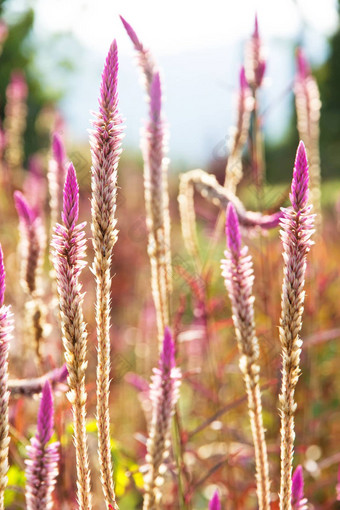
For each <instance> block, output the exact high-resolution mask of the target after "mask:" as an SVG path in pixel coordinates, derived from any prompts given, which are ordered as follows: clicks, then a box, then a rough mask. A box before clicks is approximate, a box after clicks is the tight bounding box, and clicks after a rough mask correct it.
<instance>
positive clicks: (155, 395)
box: [143, 328, 181, 510]
mask: <svg viewBox="0 0 340 510" xmlns="http://www.w3.org/2000/svg"><path fill="white" fill-rule="evenodd" d="M153 371H154V375H153V376H152V378H151V380H152V382H151V385H150V399H151V404H152V418H151V424H150V431H149V437H148V440H147V455H146V461H147V464H148V472H147V474H146V476H145V496H144V505H143V509H144V510H150V509H153V508H154V505H155V504H156V502H159V501H160V499H161V491H160V486H161V480H162V479H163V475H164V470H161V466H162V464H163V462H164V461H165V459H166V457H167V456H168V454H169V447H170V444H169V435H170V425H171V417H172V416H173V414H174V412H175V405H176V403H177V400H178V397H179V387H180V380H181V373H180V370H179V369H178V368H176V367H175V346H174V342H173V340H172V337H171V333H170V330H169V329H168V328H166V329H165V331H164V341H163V349H162V352H161V355H160V359H159V367H158V368H154V370H153Z"/></svg>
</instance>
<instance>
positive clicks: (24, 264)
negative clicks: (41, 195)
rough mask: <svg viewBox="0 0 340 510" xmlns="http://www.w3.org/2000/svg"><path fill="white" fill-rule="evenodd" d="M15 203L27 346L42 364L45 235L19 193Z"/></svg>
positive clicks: (40, 224) (36, 215)
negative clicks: (30, 347) (42, 276)
mask: <svg viewBox="0 0 340 510" xmlns="http://www.w3.org/2000/svg"><path fill="white" fill-rule="evenodd" d="M14 202H15V207H16V210H17V213H18V216H19V224H20V245H21V246H20V265H21V279H20V281H21V286H22V288H23V290H24V292H25V294H26V298H27V299H26V302H25V322H26V324H25V333H26V335H27V338H28V343H29V346H30V345H31V344H32V343H33V345H34V350H35V353H36V356H37V359H38V361H39V362H41V360H42V352H41V347H42V343H43V337H44V324H45V308H44V305H43V302H42V299H41V295H42V290H41V283H40V275H41V271H42V263H43V253H44V248H45V233H44V228H43V224H42V221H41V218H40V216H39V215H38V214H37V212H36V211H35V210H34V209H33V208H32V207H31V206H30V205H29V204H28V202H27V200H26V199H25V197H24V195H23V194H22V193H21V192H20V191H16V192H15V193H14Z"/></svg>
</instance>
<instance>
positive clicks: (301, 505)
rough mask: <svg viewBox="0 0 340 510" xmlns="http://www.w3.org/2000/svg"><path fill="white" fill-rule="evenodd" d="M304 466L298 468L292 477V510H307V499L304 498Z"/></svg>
mask: <svg viewBox="0 0 340 510" xmlns="http://www.w3.org/2000/svg"><path fill="white" fill-rule="evenodd" d="M303 485H304V482H303V471H302V466H300V465H299V466H297V468H296V469H295V471H294V473H293V477H292V508H293V510H307V508H308V507H307V498H304V496H303Z"/></svg>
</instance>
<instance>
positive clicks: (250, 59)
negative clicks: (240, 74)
mask: <svg viewBox="0 0 340 510" xmlns="http://www.w3.org/2000/svg"><path fill="white" fill-rule="evenodd" d="M265 70H266V61H265V60H264V58H263V48H262V41H261V37H260V33H259V25H258V19H257V14H256V15H255V25H254V32H253V35H252V37H251V39H250V40H249V41H248V43H247V45H246V50H245V75H246V78H247V81H248V83H249V85H250V87H251V88H252V89H253V90H256V89H258V88H259V87H261V85H262V82H263V78H264V73H265Z"/></svg>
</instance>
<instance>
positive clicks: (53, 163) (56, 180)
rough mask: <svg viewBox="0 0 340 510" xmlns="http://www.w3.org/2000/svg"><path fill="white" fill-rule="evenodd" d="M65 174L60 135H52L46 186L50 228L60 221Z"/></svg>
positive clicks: (63, 149) (64, 157)
mask: <svg viewBox="0 0 340 510" xmlns="http://www.w3.org/2000/svg"><path fill="white" fill-rule="evenodd" d="M65 176H66V155H65V148H64V144H63V141H62V139H61V137H60V136H59V135H58V133H54V134H53V136H52V157H51V159H50V160H49V163H48V173H47V178H48V188H49V194H50V210H51V228H52V229H53V228H54V225H55V224H56V223H57V222H58V221H60V212H61V211H62V208H63V188H64V182H65Z"/></svg>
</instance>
